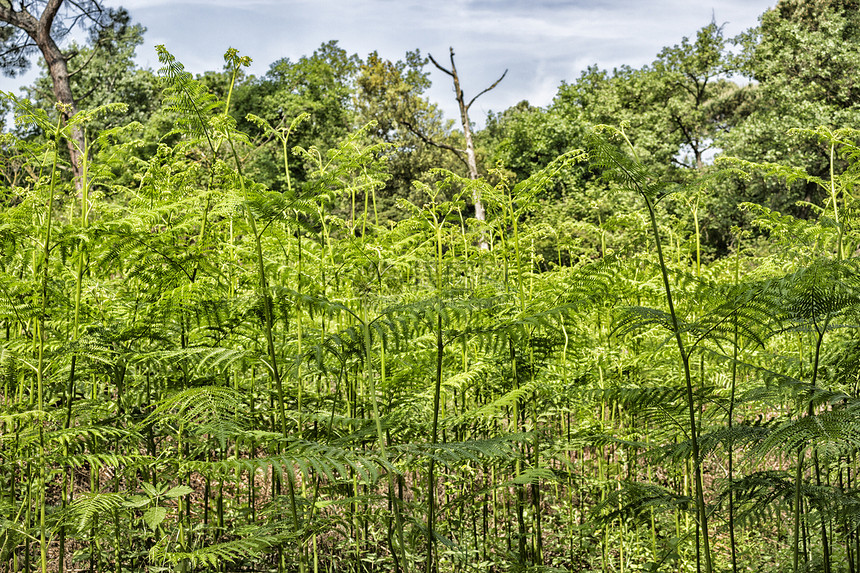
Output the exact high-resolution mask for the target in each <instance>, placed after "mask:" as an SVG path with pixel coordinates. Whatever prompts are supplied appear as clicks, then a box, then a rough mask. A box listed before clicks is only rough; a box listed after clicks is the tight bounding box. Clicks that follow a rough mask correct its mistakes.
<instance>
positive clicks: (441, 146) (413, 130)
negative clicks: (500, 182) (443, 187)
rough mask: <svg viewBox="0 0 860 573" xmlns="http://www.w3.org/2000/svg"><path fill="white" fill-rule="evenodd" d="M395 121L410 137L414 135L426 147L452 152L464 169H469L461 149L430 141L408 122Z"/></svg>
mask: <svg viewBox="0 0 860 573" xmlns="http://www.w3.org/2000/svg"><path fill="white" fill-rule="evenodd" d="M397 121H398V123H400V124H402V125H403V127H405V128H406V129H408V130H409V132H410V133H411V134H412V135H414V136H415V137H417V138H418V139H420V140H421V141H423V142H424V143H426V144H427V145H432V146H433V147H438V148H439V149H447V150H448V151H453V152H454V155H456V156H457V159H459V160H460V161H462V162H463V165H465V166H466V167H469V164H468V163H467V162H466V160H465V159H464V158H463V155H464V154H465V153H466V152H465V151H463V150H462V149H458V148H456V147H454V146H453V145H448V144H447V143H442V142H440V141H434V140H432V139H430V138H429V137H427V136H426V135H425V134H424V133H422V132H421V131H420V130H419V129H418V128H416V127H415V126H414V125H412V124H411V123H410V122H409V121H407V120H405V119H398V120H397Z"/></svg>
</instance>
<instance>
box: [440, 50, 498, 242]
mask: <svg viewBox="0 0 860 573" xmlns="http://www.w3.org/2000/svg"><path fill="white" fill-rule="evenodd" d="M448 50H449V52H450V54H451V69H450V70H449V69H447V68H445V67H444V66H442V65H440V64H439V62H437V61H436V60H434V59H433V56H432V55H430V54H428V57H429V58H430V61H431V62H433V65H434V66H436V67H437V68H439V69H440V70H441V71H443V72H445V73H446V74H448V75H449V76H451V79H452V81H453V82H454V94H455V97H456V98H457V105H458V106H459V108H460V121H461V123H462V124H463V136H464V137H465V139H466V149H465V154H466V164H467V165H468V167H469V177H470V178H472V179H477V178H478V163H477V161H476V160H475V144H474V143H473V141H472V123H471V121H470V120H469V109H470V108H471V107H472V104H473V103H475V100H477V99H478V98H479V97H481V96H482V95H484V94H485V93H487V92H488V91H490V90H491V89H493V88H495V87H496V86H497V85H499V82H501V81H502V80H503V79H505V76H506V75H507V73H508V70H505V71H504V73H503V74H502V75H501V77H500V78H499V79H497V80H496V81H495V82H493V84H492V85H490V87H488V88H486V89H484V90H483V91H481V92H480V93H478V95H476V96H475V97H473V98H472V99H471V100H469V103H466V98H465V96H464V95H463V90H462V88H460V76H459V74H458V73H457V66H456V65H455V64H454V48H453V47H452V48H448ZM476 189H477V188H476ZM472 201H473V202H474V204H475V219H477V220H478V221H484V220H486V218H487V215H486V212H485V211H484V205H483V203H482V202H481V197H480V195H478V194H477V191H475V194H474V195H473V196H472ZM481 246H482V247H483V248H486V247H487V245H486V242H485V241H483V240H482V241H481Z"/></svg>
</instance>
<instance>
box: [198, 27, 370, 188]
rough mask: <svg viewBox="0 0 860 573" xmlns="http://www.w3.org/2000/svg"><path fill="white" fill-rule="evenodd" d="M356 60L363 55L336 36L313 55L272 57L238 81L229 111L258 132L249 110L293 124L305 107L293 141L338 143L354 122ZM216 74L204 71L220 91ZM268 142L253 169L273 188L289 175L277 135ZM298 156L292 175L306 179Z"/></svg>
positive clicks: (323, 146)
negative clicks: (264, 67)
mask: <svg viewBox="0 0 860 573" xmlns="http://www.w3.org/2000/svg"><path fill="white" fill-rule="evenodd" d="M357 66H358V57H357V56H355V55H354V54H352V55H350V54H347V52H346V51H345V50H344V49H343V48H341V47H340V46H338V45H337V42H336V41H331V42H327V43H324V44H322V45H320V47H319V48H317V49H316V50H315V51H314V53H313V54H311V55H310V56H302V57H301V58H299V59H298V61H295V62H293V61H290V59H289V58H282V59H280V60H277V61H276V62H274V63H272V64H271V65H270V66H269V71H268V72H266V74H265V75H264V76H263V77H262V78H259V79H257V78H253V77H251V78H247V79H245V80H244V81H243V82H241V83H239V85H237V86H236V88H235V89H234V92H233V99H232V103H231V109H230V111H231V113H233V114H234V117H235V118H236V121H237V126H238V128H239V129H240V130H241V131H244V132H245V133H249V134H256V133H258V132H259V129H258V128H257V127H255V126H254V125H253V124H251V123H249V122H248V121H247V120H246V119H245V117H246V116H247V114H248V113H253V114H254V115H257V116H259V117H261V118H263V119H265V120H266V121H268V122H269V123H270V124H271V125H272V126H276V127H285V126H289V125H290V123H291V122H292V121H293V120H294V119H295V118H296V117H298V116H299V115H301V114H303V113H306V114H308V121H303V122H301V123H300V124H298V125H297V126H296V128H295V130H294V131H293V133H292V135H291V136H290V141H291V145H293V146H300V147H303V148H306V149H307V148H309V147H311V146H316V147H317V148H318V149H329V148H333V147H336V145H337V143H338V142H339V141H340V140H341V139H342V138H343V137H344V136H346V135H347V134H348V133H349V132H350V130H351V129H352V127H353V117H352V111H351V109H350V103H351V102H350V100H351V93H352V82H353V77H354V75H355V72H356V69H357ZM221 78H222V79H223V78H225V76H223V75H221ZM214 80H215V77H214V75H212V74H210V76H209V77H208V80H207V78H206V77H205V76H204V83H206V84H209V87H210V88H211V89H213V90H214V91H215V92H216V93H217V92H218V91H219V89H218V88H217V86H216V85H215V82H214ZM222 85H226V84H223V83H222ZM221 91H223V90H221ZM223 95H226V93H225V94H223ZM264 143H265V145H263V146H262V147H260V149H259V150H257V151H256V152H255V155H254V156H253V159H252V164H251V166H250V174H253V175H255V176H257V179H258V180H260V181H261V182H265V183H267V184H268V185H270V187H272V188H273V189H283V188H285V186H286V179H285V174H284V173H283V168H282V167H283V162H284V158H283V151H282V148H281V146H280V145H276V144H275V142H273V141H272V140H269V141H266V142H264ZM297 159H298V158H297V157H294V156H293V155H291V156H290V172H291V177H292V178H294V179H296V180H297V181H304V180H305V179H306V175H307V174H306V169H305V166H304V165H303V164H302V162H301V161H298V160H297Z"/></svg>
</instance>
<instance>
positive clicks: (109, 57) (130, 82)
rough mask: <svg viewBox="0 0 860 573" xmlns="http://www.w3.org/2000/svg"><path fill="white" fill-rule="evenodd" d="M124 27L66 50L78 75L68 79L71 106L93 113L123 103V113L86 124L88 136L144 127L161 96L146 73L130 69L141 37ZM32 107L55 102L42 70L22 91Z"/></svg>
mask: <svg viewBox="0 0 860 573" xmlns="http://www.w3.org/2000/svg"><path fill="white" fill-rule="evenodd" d="M124 20H125V23H123V24H122V25H118V26H115V27H112V28H109V29H106V30H104V31H103V33H102V34H101V35H100V37H99V38H98V43H97V44H96V45H89V46H79V45H78V44H77V43H72V44H71V45H70V50H69V51H70V52H71V54H72V55H71V57H70V59H69V62H68V63H69V66H70V67H73V68H75V69H77V72H76V73H74V74H73V75H71V76H70V77H69V83H70V85H71V88H72V93H74V94H75V103H76V104H77V105H79V106H80V107H82V108H84V109H92V108H95V107H98V106H101V105H105V104H109V103H118V102H121V103H125V104H127V105H128V110H126V111H125V112H123V113H122V114H119V113H113V114H107V115H100V116H98V117H97V118H93V120H92V121H90V122H89V123H88V124H87V129H88V131H90V132H91V133H98V132H99V131H101V130H103V129H105V128H107V127H109V126H112V125H116V124H117V123H129V122H132V121H138V122H140V123H142V124H146V123H147V121H149V119H150V118H151V117H152V116H153V114H154V113H155V112H156V111H157V110H158V109H159V107H160V101H161V94H160V91H161V90H160V87H159V85H158V78H157V77H156V75H155V74H154V73H153V72H152V71H151V70H148V69H141V68H139V67H138V66H137V64H135V62H134V57H135V52H136V49H137V47H138V46H140V45H141V44H142V43H143V34H144V32H145V31H146V29H145V28H143V27H142V26H140V25H131V24H128V21H127V15H125V17H124ZM24 91H25V93H26V94H27V97H29V98H30V99H31V100H32V101H33V102H34V103H35V104H36V106H37V107H41V108H44V109H51V108H52V107H53V102H54V94H53V89H52V81H51V77H50V75H48V73H47V70H43V73H42V74H41V75H40V76H39V77H38V78H37V79H36V81H35V82H34V83H33V85H32V86H30V87H26V88H24Z"/></svg>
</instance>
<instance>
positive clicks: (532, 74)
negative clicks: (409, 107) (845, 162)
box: [0, 0, 776, 127]
mask: <svg viewBox="0 0 860 573" xmlns="http://www.w3.org/2000/svg"><path fill="white" fill-rule="evenodd" d="M104 3H105V5H107V6H111V7H118V6H123V7H125V8H126V9H128V11H129V12H130V14H131V17H132V20H133V21H135V22H137V23H139V24H142V25H143V26H144V27H146V29H147V32H146V34H145V36H144V39H145V43H144V45H143V46H141V47H139V48H138V52H137V55H138V57H137V60H138V63H139V64H140V65H141V66H144V67H150V68H152V69H153V70H157V69H158V68H159V63H158V58H157V56H156V53H155V46H156V45H157V44H164V45H165V47H166V48H167V49H168V51H170V52H171V53H172V54H173V55H174V56H175V57H176V58H177V59H178V60H179V61H180V62H182V63H183V64H184V65H185V67H186V69H187V70H189V71H190V72H192V73H202V72H204V71H207V70H220V69H221V68H222V66H223V55H224V52H225V51H226V50H227V48H236V49H238V50H239V52H240V54H241V55H247V56H250V57H251V58H253V60H254V61H253V64H252V66H251V68H250V73H253V74H255V75H258V76H259V75H262V74H265V73H266V71H267V70H268V68H269V65H270V64H271V63H273V62H274V61H276V60H278V59H280V58H284V57H288V58H290V59H291V60H293V61H295V60H297V59H299V58H300V57H301V56H303V55H310V54H311V53H313V51H314V50H315V49H316V48H318V47H319V46H320V45H321V44H323V43H325V42H328V41H330V40H337V41H338V42H339V45H340V46H341V47H342V48H343V49H345V50H346V51H347V52H348V53H350V54H352V53H355V54H358V55H359V56H360V57H361V58H365V57H366V56H367V55H368V54H369V53H370V52H372V51H377V52H379V54H380V56H382V57H383V58H386V59H390V60H398V59H403V58H404V57H405V55H406V52H407V51H408V50H415V49H420V50H421V52H422V53H424V54H427V53H429V54H432V55H433V56H434V58H435V59H436V60H437V61H438V62H439V63H441V64H443V65H445V66H446V67H448V66H449V64H450V62H449V60H448V57H449V47H453V48H454V52H455V54H456V55H455V62H456V65H457V70H458V72H459V75H460V80H461V85H462V88H463V91H464V93H465V96H466V99H467V101H468V100H469V99H471V98H472V97H473V96H474V95H476V94H478V93H479V92H480V91H481V90H483V89H485V88H486V87H488V86H490V85H491V84H492V83H493V82H494V81H495V80H497V79H498V78H499V77H500V76H501V75H502V73H503V72H504V71H505V70H508V73H507V76H506V77H505V78H504V80H503V81H502V82H501V83H500V84H499V85H498V86H497V87H496V88H495V89H494V90H492V91H490V92H488V93H486V94H484V95H482V96H481V97H480V98H479V99H478V100H477V101H476V102H475V104H474V105H473V106H472V109H471V119H472V120H473V121H475V123H477V124H478V126H479V127H480V126H482V125H483V123H484V119H485V118H486V114H487V112H489V111H494V112H500V111H503V110H505V109H507V108H509V107H511V106H513V105H516V104H517V103H518V102H520V101H522V100H528V101H529V102H530V103H531V104H532V105H537V106H545V105H548V104H549V103H550V102H551V101H552V98H553V96H554V95H555V93H556V91H557V89H558V87H559V85H560V84H561V82H562V81H567V82H573V81H575V80H576V79H577V78H578V77H579V75H580V73H581V72H582V71H583V70H584V69H586V68H587V67H588V66H589V65H593V64H596V65H597V66H599V67H600V68H604V69H612V68H614V67H618V66H621V65H629V66H632V67H634V68H639V67H642V66H644V65H647V64H650V63H651V62H653V61H654V59H655V58H656V56H657V54H658V53H659V52H660V50H661V49H662V48H663V47H665V46H672V45H675V44H679V43H680V42H681V39H682V38H683V37H689V38H694V37H695V34H696V31H697V30H698V29H700V28H702V27H703V26H706V25H707V24H708V23H710V22H711V20H712V19H713V20H715V21H716V22H717V24H721V25H724V28H723V31H724V35H725V36H726V37H732V36H735V35H737V34H739V33H740V32H742V31H744V30H747V29H749V28H751V27H754V26H756V25H757V24H758V18H759V16H760V15H761V14H762V12H764V11H765V10H766V9H768V8H770V7H772V6H773V5H774V4H775V3H776V0H710V1H708V0H705V1H691V0H435V1H431V0H125V1H114V0H105V2H104ZM34 69H35V66H34ZM427 69H428V70H429V71H430V72H431V76H430V77H431V80H432V81H433V86H432V88H430V90H429V91H428V92H427V96H428V97H429V98H430V99H431V100H432V101H434V102H435V103H437V104H439V106H440V107H441V108H442V110H443V112H444V113H445V115H446V117H448V118H449V119H456V120H459V115H458V111H457V105H456V102H455V101H454V92H453V87H452V85H451V79H450V77H449V76H447V75H445V74H443V73H442V72H440V71H439V70H437V69H435V68H434V67H432V65H431V66H429V67H428V68H427ZM33 77H34V74H33V73H32V72H31V73H29V74H27V75H25V76H23V77H22V78H15V79H10V78H6V77H4V76H0V89H4V90H6V91H10V90H16V91H17V87H18V86H20V85H24V84H27V83H29V82H31V81H32V80H33Z"/></svg>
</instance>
